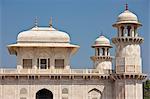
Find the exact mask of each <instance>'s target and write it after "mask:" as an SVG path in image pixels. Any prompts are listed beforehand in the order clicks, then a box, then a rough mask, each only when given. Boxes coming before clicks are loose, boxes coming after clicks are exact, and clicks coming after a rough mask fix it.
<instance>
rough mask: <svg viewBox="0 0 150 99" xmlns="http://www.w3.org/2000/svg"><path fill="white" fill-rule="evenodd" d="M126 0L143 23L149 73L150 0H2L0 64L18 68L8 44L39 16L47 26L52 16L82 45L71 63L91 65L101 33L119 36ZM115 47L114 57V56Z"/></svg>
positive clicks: (0, 6)
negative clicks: (93, 47)
mask: <svg viewBox="0 0 150 99" xmlns="http://www.w3.org/2000/svg"><path fill="white" fill-rule="evenodd" d="M126 3H128V5H129V10H130V11H132V12H134V13H135V14H136V15H137V16H138V18H139V21H140V22H141V23H142V24H143V26H142V27H141V28H140V29H139V31H138V32H139V34H140V35H141V36H142V37H144V40H145V41H144V43H143V44H142V58H143V71H144V72H150V57H149V56H150V53H149V50H150V43H149V39H150V35H149V33H150V31H149V27H150V26H149V23H150V20H149V17H150V16H149V14H150V10H149V9H150V7H149V6H150V1H149V0H0V52H1V53H0V67H3V68H4V67H5V68H6V67H16V59H15V56H12V55H11V56H10V55H9V53H8V50H7V48H6V47H7V45H8V44H12V43H16V37H17V35H18V33H19V32H21V31H23V30H28V29H30V28H31V27H33V26H34V20H35V17H36V16H37V17H38V23H39V26H48V24H49V20H50V17H51V16H52V17H53V25H54V27H56V28H58V29H59V30H64V31H67V33H69V35H70V36H71V42H72V43H73V44H78V45H80V49H79V51H78V52H77V53H76V54H75V55H74V56H73V57H72V60H71V66H72V67H73V68H92V65H93V64H92V61H91V60H90V56H92V55H94V49H92V48H91V45H92V44H93V43H94V40H95V39H96V38H97V37H98V36H99V35H100V34H101V33H103V34H104V35H105V36H106V37H108V38H109V39H111V38H112V37H114V36H116V30H115V29H114V28H113V27H112V24H113V23H115V22H116V19H117V16H118V15H119V14H120V13H121V12H123V11H124V9H125V4H126ZM113 47H114V48H113V49H112V50H111V55H112V56H114V55H115V53H114V51H115V46H114V45H113Z"/></svg>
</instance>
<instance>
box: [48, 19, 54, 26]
mask: <svg viewBox="0 0 150 99" xmlns="http://www.w3.org/2000/svg"><path fill="white" fill-rule="evenodd" d="M49 26H50V27H52V26H53V25H52V17H51V18H50V22H49Z"/></svg>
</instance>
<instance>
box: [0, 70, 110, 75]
mask: <svg viewBox="0 0 150 99" xmlns="http://www.w3.org/2000/svg"><path fill="white" fill-rule="evenodd" d="M111 73H112V70H108V69H107V70H106V69H105V70H98V69H0V75H2V74H111Z"/></svg>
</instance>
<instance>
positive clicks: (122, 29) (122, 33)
mask: <svg viewBox="0 0 150 99" xmlns="http://www.w3.org/2000/svg"><path fill="white" fill-rule="evenodd" d="M121 36H124V27H123V26H121Z"/></svg>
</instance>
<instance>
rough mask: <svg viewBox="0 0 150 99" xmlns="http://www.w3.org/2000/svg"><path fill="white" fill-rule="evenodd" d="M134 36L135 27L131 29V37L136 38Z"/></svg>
mask: <svg viewBox="0 0 150 99" xmlns="http://www.w3.org/2000/svg"><path fill="white" fill-rule="evenodd" d="M134 34H135V33H134V27H133V26H132V27H131V37H134Z"/></svg>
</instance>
